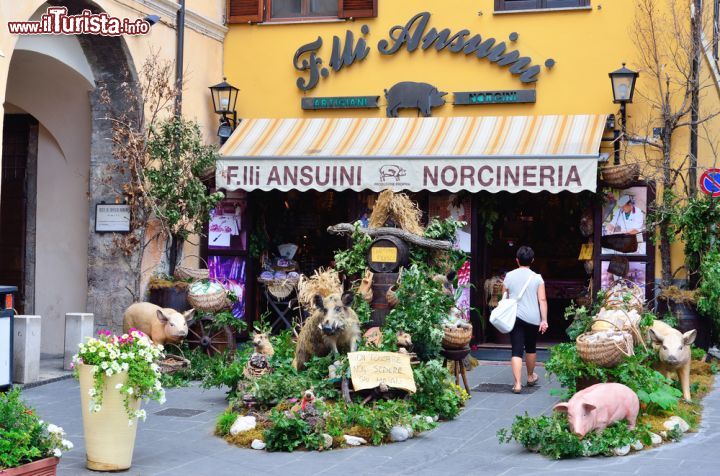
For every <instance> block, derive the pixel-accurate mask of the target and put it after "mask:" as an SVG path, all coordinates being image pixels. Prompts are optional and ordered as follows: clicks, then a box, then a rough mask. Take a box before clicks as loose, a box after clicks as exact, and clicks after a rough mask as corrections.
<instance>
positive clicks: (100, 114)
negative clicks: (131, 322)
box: [37, 0, 139, 331]
mask: <svg viewBox="0 0 720 476" xmlns="http://www.w3.org/2000/svg"><path fill="white" fill-rule="evenodd" d="M46 3H47V4H48V5H51V6H64V7H67V9H68V13H69V14H79V13H81V12H82V11H83V10H86V9H87V10H90V11H92V12H93V13H101V12H103V11H104V10H103V9H102V8H100V6H98V5H97V4H96V3H94V2H92V1H89V0H47V1H46ZM41 8H44V7H41ZM76 38H77V40H78V42H79V44H80V47H81V48H82V53H83V54H84V56H85V58H86V60H87V62H88V64H89V66H90V68H91V70H92V75H93V77H94V79H95V85H94V86H95V87H94V88H93V89H92V90H90V92H89V93H88V94H89V104H90V159H89V171H88V189H87V197H88V201H87V206H88V210H89V213H88V216H89V220H88V222H87V223H86V224H85V225H84V226H87V233H88V246H87V297H86V303H85V306H86V308H85V309H63V310H58V312H62V313H64V312H81V311H86V312H92V313H93V314H94V315H95V325H96V327H101V328H108V329H111V330H113V331H118V330H120V327H121V325H122V314H123V312H124V310H125V308H126V307H127V306H128V305H129V304H130V303H131V302H132V297H131V295H130V293H129V292H128V291H127V289H126V286H127V285H129V284H130V283H131V282H132V274H131V272H130V270H129V268H128V267H127V266H126V265H125V263H124V260H123V258H122V257H121V256H116V255H115V254H114V253H113V252H112V246H111V244H112V243H111V242H112V236H111V235H109V234H98V233H95V205H96V204H97V203H100V202H102V201H105V202H112V201H113V200H114V198H115V194H114V192H113V191H112V189H111V187H110V186H108V185H107V184H105V183H104V182H103V181H102V179H103V178H104V177H105V176H106V175H107V171H108V164H110V163H111V162H112V161H113V155H112V152H113V149H112V147H113V146H112V141H111V139H110V138H111V136H112V123H111V121H109V120H107V118H108V117H116V116H119V115H120V113H121V112H122V111H126V110H128V108H130V107H131V106H135V107H136V108H137V107H139V106H138V105H133V104H129V100H128V98H127V94H126V92H127V89H128V84H129V85H130V87H131V88H133V89H136V88H137V73H136V70H135V66H134V62H133V60H132V57H131V54H130V51H129V49H128V46H127V44H126V42H125V40H124V38H123V37H111V36H100V35H78V36H77V37H76ZM101 94H104V95H106V99H105V100H103V99H102V98H101ZM69 120H72V119H71V118H69ZM114 179H117V177H115V178H114ZM38 232H42V231H41V230H38ZM68 259H71V258H70V257H68ZM37 292H42V290H40V289H38V290H37Z"/></svg>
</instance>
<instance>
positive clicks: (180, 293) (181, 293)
mask: <svg viewBox="0 0 720 476" xmlns="http://www.w3.org/2000/svg"><path fill="white" fill-rule="evenodd" d="M148 301H149V302H151V303H153V304H155V305H157V306H160V307H169V308H170V309H175V310H176V311H178V312H184V311H187V310H189V309H192V306H191V305H190V303H188V301H187V289H181V290H180V289H175V288H162V289H151V290H150V297H149V299H148Z"/></svg>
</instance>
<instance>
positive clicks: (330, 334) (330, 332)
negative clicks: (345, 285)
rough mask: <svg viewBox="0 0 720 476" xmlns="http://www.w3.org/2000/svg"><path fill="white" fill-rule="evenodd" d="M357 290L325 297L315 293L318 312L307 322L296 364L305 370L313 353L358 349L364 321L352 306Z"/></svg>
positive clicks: (316, 310) (299, 343)
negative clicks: (361, 325)
mask: <svg viewBox="0 0 720 476" xmlns="http://www.w3.org/2000/svg"><path fill="white" fill-rule="evenodd" d="M353 298H354V295H353V293H346V294H344V295H342V296H340V294H331V295H329V296H327V297H326V298H324V299H323V297H322V296H320V295H319V294H316V295H315V298H314V299H313V303H314V304H315V311H314V312H313V313H312V314H311V315H310V317H309V318H308V319H307V320H306V321H305V323H304V324H303V327H302V329H301V330H300V335H299V336H298V341H297V346H296V347H295V359H293V367H295V368H296V369H297V370H303V369H304V368H305V363H306V362H307V361H308V360H310V359H311V358H312V357H313V356H315V355H317V356H318V357H324V356H326V355H328V354H330V353H331V352H332V353H333V354H337V353H338V349H339V348H342V349H343V350H349V351H350V352H355V350H357V343H358V342H359V341H360V339H361V336H362V333H361V332H360V321H359V320H358V317H357V314H355V311H353V310H352V308H351V307H350V305H351V304H352V302H353Z"/></svg>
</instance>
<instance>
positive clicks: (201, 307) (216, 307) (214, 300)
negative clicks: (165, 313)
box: [187, 283, 230, 312]
mask: <svg viewBox="0 0 720 476" xmlns="http://www.w3.org/2000/svg"><path fill="white" fill-rule="evenodd" d="M218 284H219V283H218ZM194 287H195V284H193V285H192V286H190V289H189V290H188V296H187V299H188V302H189V303H190V305H191V306H192V307H193V308H195V309H197V310H198V311H203V312H218V311H222V310H223V309H227V308H228V305H229V303H230V300H229V299H228V298H227V290H226V289H225V288H224V287H223V286H222V285H220V288H219V289H216V290H214V291H209V292H207V293H198V292H193V288H194Z"/></svg>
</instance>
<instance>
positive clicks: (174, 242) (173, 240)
mask: <svg viewBox="0 0 720 476" xmlns="http://www.w3.org/2000/svg"><path fill="white" fill-rule="evenodd" d="M179 3H180V7H179V8H178V11H177V19H176V22H175V30H176V34H177V43H176V52H175V86H176V88H177V92H176V96H175V119H176V120H180V118H181V117H182V84H183V50H184V49H185V0H180V2H179ZM177 147H178V149H177V153H178V154H179V153H180V150H179V144H177ZM180 246H181V243H180V241H179V237H178V236H175V235H172V236H171V237H170V256H169V261H170V263H169V265H170V266H169V268H170V269H169V271H170V276H172V275H173V273H175V265H176V264H177V258H178V247H180Z"/></svg>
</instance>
